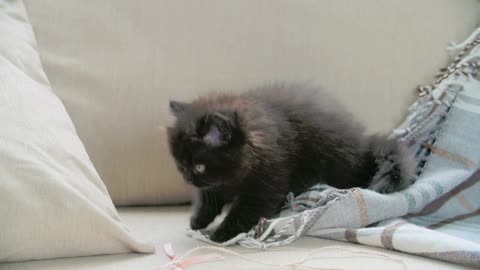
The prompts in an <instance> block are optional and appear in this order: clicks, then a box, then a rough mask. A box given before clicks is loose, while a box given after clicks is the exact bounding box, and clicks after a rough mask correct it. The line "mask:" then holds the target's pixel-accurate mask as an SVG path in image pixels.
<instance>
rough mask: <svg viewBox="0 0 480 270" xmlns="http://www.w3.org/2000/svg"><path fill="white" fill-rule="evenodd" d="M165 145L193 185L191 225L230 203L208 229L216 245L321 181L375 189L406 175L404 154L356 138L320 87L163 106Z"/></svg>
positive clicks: (396, 147) (388, 143)
mask: <svg viewBox="0 0 480 270" xmlns="http://www.w3.org/2000/svg"><path fill="white" fill-rule="evenodd" d="M170 109H171V111H172V113H173V114H174V115H175V116H176V122H175V124H174V126H173V127H171V128H169V129H168V137H169V144H170V151H171V153H172V155H173V157H174V158H175V160H176V164H177V167H178V170H179V171H180V172H181V173H182V174H183V176H184V178H185V180H186V181H187V182H189V183H191V184H193V185H194V186H196V187H198V188H199V190H198V191H199V192H198V196H197V199H196V201H195V207H194V213H193V216H192V218H191V221H190V225H191V227H192V229H201V228H205V227H206V226H207V225H208V224H209V223H211V222H212V221H213V219H214V218H215V217H216V216H217V215H218V214H219V213H220V212H221V210H222V207H223V206H224V204H225V203H230V202H231V203H233V204H232V208H231V210H230V212H229V214H228V215H227V217H226V218H225V220H224V221H223V223H222V224H221V225H220V227H219V228H218V229H217V230H216V232H215V233H214V234H213V235H212V240H214V241H217V242H224V241H226V240H229V239H230V238H232V237H234V236H235V235H237V234H238V233H241V232H246V231H249V230H250V229H251V228H252V227H253V226H254V225H255V224H257V222H258V221H259V219H260V218H262V217H265V218H269V217H271V216H272V215H274V214H275V213H276V212H277V211H278V210H279V209H280V208H281V206H282V205H283V203H284V201H285V197H286V195H287V194H288V193H289V192H293V193H294V194H299V193H301V192H302V191H303V190H305V189H306V188H308V187H310V186H312V185H314V184H316V183H319V182H323V183H327V184H329V185H331V186H333V187H336V188H342V189H343V188H352V187H363V188H369V189H372V190H375V191H377V192H380V193H390V192H395V191H398V190H401V189H403V188H405V187H407V186H408V185H410V184H411V182H412V180H413V176H414V166H413V157H412V156H411V155H410V154H408V152H407V150H406V149H405V148H404V147H403V146H402V145H400V144H399V143H398V142H397V141H393V140H388V139H387V138H385V137H382V136H365V135H364V134H363V128H362V127H361V126H360V125H358V124H357V123H355V122H353V120H352V116H351V115H349V114H347V113H345V112H344V111H342V110H341V109H340V106H339V105H338V104H337V103H335V102H334V101H333V100H332V99H331V98H328V97H326V96H325V93H323V92H320V91H318V90H316V89H311V88H309V87H306V86H302V85H277V86H269V87H264V88H260V89H256V90H253V91H250V92H246V93H244V94H240V95H229V94H212V95H208V96H204V97H200V98H198V99H196V100H194V101H193V102H192V103H190V104H187V103H181V102H174V101H171V102H170Z"/></svg>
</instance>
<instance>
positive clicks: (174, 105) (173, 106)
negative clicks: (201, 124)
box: [170, 100, 190, 116]
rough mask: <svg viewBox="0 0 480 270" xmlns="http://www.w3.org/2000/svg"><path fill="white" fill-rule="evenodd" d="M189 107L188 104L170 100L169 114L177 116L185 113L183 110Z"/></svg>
mask: <svg viewBox="0 0 480 270" xmlns="http://www.w3.org/2000/svg"><path fill="white" fill-rule="evenodd" d="M189 106H190V104H188V103H186V102H180V101H174V100H170V112H171V113H172V114H173V115H174V116H178V115H180V114H182V113H184V112H185V110H186V109H187V108H188V107H189Z"/></svg>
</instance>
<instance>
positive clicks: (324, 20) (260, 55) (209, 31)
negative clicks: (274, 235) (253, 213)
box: [25, 0, 480, 205]
mask: <svg viewBox="0 0 480 270" xmlns="http://www.w3.org/2000/svg"><path fill="white" fill-rule="evenodd" d="M25 3H26V6H27V9H28V12H29V16H30V19H31V21H32V24H33V27H34V30H35V32H36V35H37V39H38V43H39V48H40V51H41V56H42V60H43V64H44V66H45V69H46V72H47V75H48V77H49V79H50V81H51V83H52V87H53V90H54V91H55V92H56V93H57V94H58V95H59V96H60V98H61V99H62V101H63V102H64V103H65V106H66V108H67V110H68V112H69V113H70V115H71V117H72V119H73V121H74V123H75V125H76V127H77V130H78V133H79V135H80V137H81V139H82V140H83V142H84V143H85V145H86V148H87V151H88V153H89V154H90V156H91V158H92V161H93V163H94V164H95V166H96V168H97V170H98V172H99V174H100V176H101V177H102V179H103V181H104V182H105V184H106V186H107V188H108V190H109V192H110V194H111V196H112V199H113V201H114V203H115V204H117V205H132V204H158V203H173V202H180V201H185V200H187V199H188V198H189V191H188V188H187V187H186V186H185V185H184V184H183V181H182V180H181V179H180V177H179V175H178V173H177V172H176V170H175V169H174V166H173V164H172V161H171V158H170V156H169V154H168V152H167V146H166V141H165V136H164V134H163V133H162V130H161V129H159V128H158V127H159V126H162V125H166V124H167V123H168V122H169V121H170V116H169V113H168V110H167V101H168V99H170V98H175V99H182V100H189V99H191V98H192V97H193V96H196V95H197V94H199V93H202V92H205V91H209V90H212V89H219V90H225V91H230V90H235V91H240V90H242V89H244V88H247V87H251V86H256V85H258V84H262V83H265V82H269V81H276V80H293V81H312V82H314V83H317V84H320V85H323V86H324V88H326V89H327V90H328V91H330V92H333V93H335V95H337V96H338V97H339V98H340V99H341V101H342V102H343V103H344V104H346V106H347V107H348V108H349V109H350V110H351V111H352V112H354V113H355V114H356V115H357V116H358V118H359V119H360V120H362V121H363V122H365V123H366V125H367V126H368V128H369V130H370V131H386V130H388V129H389V128H391V127H393V126H394V125H395V124H397V123H398V121H399V120H400V119H401V118H402V116H403V115H404V113H405V110H406V108H407V106H408V104H410V103H411V101H412V100H413V98H414V94H415V92H414V88H415V86H416V85H418V84H423V83H426V82H430V80H431V79H432V77H433V75H434V73H435V72H436V70H437V69H438V68H439V67H441V66H442V65H444V64H445V63H446V61H447V55H446V53H445V50H444V49H445V47H446V45H447V43H448V42H450V41H452V40H462V39H464V38H465V37H466V36H467V35H468V34H469V33H470V32H471V31H472V30H473V29H474V28H475V27H476V26H477V25H478V24H480V17H479V16H478V14H479V11H480V8H479V2H478V1H476V0H462V1H458V0H424V1H416V0H392V1H388V2H385V1H379V0H363V1H353V0H337V1H317V0H299V1H290V0H265V1H255V0H244V1H223V0H208V1H191V2H190V1H177V0H160V1H159V0H145V1H128V0H121V1H118V0H104V1H89V2H85V1H78V0H62V1H54V0H43V1H36V0H26V1H25Z"/></svg>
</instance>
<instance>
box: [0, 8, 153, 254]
mask: <svg viewBox="0 0 480 270" xmlns="http://www.w3.org/2000/svg"><path fill="white" fill-rule="evenodd" d="M0 37H1V38H0V262H11V261H21V260H33V259H46V258H58V257H70V256H85V255H97V254H112V253H121V252H131V251H136V252H152V251H153V247H152V246H151V245H150V244H145V243H142V242H141V241H138V240H136V239H134V238H133V237H132V236H131V235H130V234H129V232H128V230H127V229H126V227H125V226H124V225H123V223H122V222H121V221H120V219H119V216H118V214H117V212H116V210H115V207H114V205H113V204H112V201H111V199H110V196H109V194H108V192H107V190H106V188H105V185H104V184H103V182H102V181H101V179H100V177H99V176H98V174H97V172H96V170H95V168H94V166H93V165H92V163H91V162H90V159H89V157H88V155H87V153H86V151H85V148H84V146H83V144H82V142H81V141H80V139H79V138H78V136H77V134H76V131H75V127H74V126H73V124H72V121H71V120H70V118H69V116H68V114H67V113H66V111H65V108H64V106H63V104H62V103H61V101H60V100H59V99H58V98H57V97H56V96H55V95H54V94H53V92H52V91H51V89H50V85H49V82H48V80H47V78H46V75H45V73H44V72H43V70H42V66H41V63H40V57H39V55H38V52H37V44H36V42H35V38H34V35H33V31H32V28H31V25H30V22H29V21H28V19H27V17H26V13H25V9H24V6H23V3H22V2H21V1H0Z"/></svg>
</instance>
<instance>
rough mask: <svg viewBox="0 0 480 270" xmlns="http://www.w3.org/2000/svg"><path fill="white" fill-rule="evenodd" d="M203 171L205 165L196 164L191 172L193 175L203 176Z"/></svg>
mask: <svg viewBox="0 0 480 270" xmlns="http://www.w3.org/2000/svg"><path fill="white" fill-rule="evenodd" d="M205 169H206V167H205V164H201V163H198V164H195V166H194V167H193V172H194V173H195V174H204V173H205Z"/></svg>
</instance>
